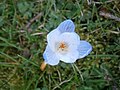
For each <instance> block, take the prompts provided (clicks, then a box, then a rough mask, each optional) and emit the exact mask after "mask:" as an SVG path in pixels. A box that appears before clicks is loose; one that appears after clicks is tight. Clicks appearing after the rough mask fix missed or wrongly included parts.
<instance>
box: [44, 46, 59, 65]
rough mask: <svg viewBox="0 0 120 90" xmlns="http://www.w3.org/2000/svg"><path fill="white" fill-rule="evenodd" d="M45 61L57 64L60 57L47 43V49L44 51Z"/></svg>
mask: <svg viewBox="0 0 120 90" xmlns="http://www.w3.org/2000/svg"><path fill="white" fill-rule="evenodd" d="M43 58H44V59H45V62H46V63H47V64H50V65H57V64H58V63H59V57H58V56H57V55H56V53H54V52H53V51H52V50H51V49H50V47H49V46H48V45H47V47H46V50H45V51H44V53H43Z"/></svg>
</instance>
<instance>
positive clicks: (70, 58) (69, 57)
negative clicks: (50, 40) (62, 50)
mask: <svg viewBox="0 0 120 90" xmlns="http://www.w3.org/2000/svg"><path fill="white" fill-rule="evenodd" d="M59 56H60V60H61V61H63V62H66V63H74V62H75V61H76V60H77V59H78V57H79V52H78V51H77V50H74V51H70V52H68V53H67V54H65V55H63V54H60V55H59Z"/></svg>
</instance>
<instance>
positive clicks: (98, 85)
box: [0, 0, 120, 90]
mask: <svg viewBox="0 0 120 90" xmlns="http://www.w3.org/2000/svg"><path fill="white" fill-rule="evenodd" d="M66 19H71V20H72V21H73V22H74V24H75V26H76V28H75V31H76V32H77V33H78V34H79V36H80V38H81V39H82V40H86V41H88V42H89V43H91V45H92V47H93V50H92V52H91V53H90V54H89V55H88V56H87V57H85V58H83V59H79V60H77V61H76V62H75V63H74V64H66V63H64V62H60V63H59V64H58V65H56V66H50V65H47V67H46V68H45V70H43V71H41V70H40V66H41V64H42V62H43V61H44V59H43V56H42V55H43V52H44V50H45V47H46V45H47V42H46V36H47V34H48V33H49V32H50V31H52V30H53V29H55V28H56V27H57V26H58V25H59V24H60V23H61V22H62V21H64V20H66ZM119 89H120V1H119V0H1V1H0V90H119Z"/></svg>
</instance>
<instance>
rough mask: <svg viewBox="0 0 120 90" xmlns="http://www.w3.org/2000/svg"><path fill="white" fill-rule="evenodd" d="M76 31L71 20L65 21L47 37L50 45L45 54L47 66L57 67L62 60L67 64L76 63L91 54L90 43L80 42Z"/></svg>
mask: <svg viewBox="0 0 120 90" xmlns="http://www.w3.org/2000/svg"><path fill="white" fill-rule="evenodd" d="M74 30H75V25H74V23H73V22H72V21H71V20H65V21H63V22H62V23H60V25H59V26H58V27H57V28H56V29H54V30H53V31H51V32H50V33H49V34H48V35H47V43H48V44H47V46H46V49H45V51H44V53H43V58H44V60H45V64H49V65H57V64H58V63H59V62H60V60H61V61H63V62H65V63H74V62H75V61H76V60H77V59H80V58H84V57H85V56H87V55H88V54H89V53H90V52H91V50H92V46H91V45H90V43H88V42H87V41H84V40H80V37H79V35H78V34H77V33H76V32H75V31H74Z"/></svg>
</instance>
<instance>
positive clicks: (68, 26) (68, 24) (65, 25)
mask: <svg viewBox="0 0 120 90" xmlns="http://www.w3.org/2000/svg"><path fill="white" fill-rule="evenodd" d="M57 28H58V30H60V32H61V33H63V32H74V30H75V25H74V23H73V21H72V20H65V21H63V22H62V23H60V25H59V26H58V27H57Z"/></svg>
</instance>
